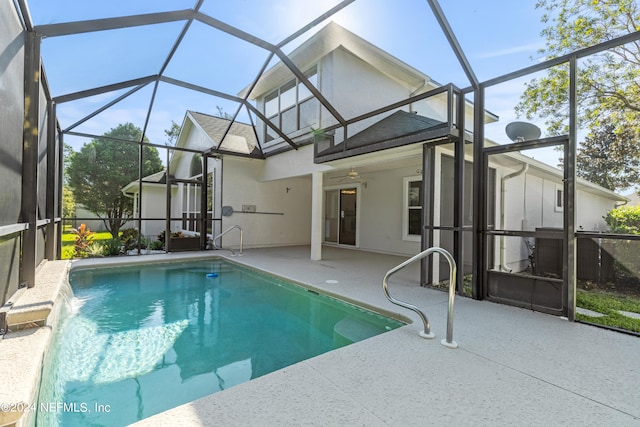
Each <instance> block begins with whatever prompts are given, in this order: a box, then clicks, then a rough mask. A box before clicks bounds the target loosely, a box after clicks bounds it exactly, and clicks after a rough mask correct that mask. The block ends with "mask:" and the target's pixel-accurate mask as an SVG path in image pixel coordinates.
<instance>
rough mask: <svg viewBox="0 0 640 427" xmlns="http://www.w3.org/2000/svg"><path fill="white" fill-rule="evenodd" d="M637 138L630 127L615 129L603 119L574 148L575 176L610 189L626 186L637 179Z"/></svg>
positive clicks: (639, 174) (639, 164)
mask: <svg viewBox="0 0 640 427" xmlns="http://www.w3.org/2000/svg"><path fill="white" fill-rule="evenodd" d="M637 149H638V146H637V142H636V141H635V140H634V135H633V134H632V132H631V131H630V130H625V129H623V130H622V131H619V132H617V133H616V129H615V126H614V125H613V123H611V122H610V121H609V120H607V119H605V120H603V121H602V124H601V126H600V127H598V128H597V129H595V130H593V131H592V132H591V133H590V134H589V135H587V137H586V138H585V140H584V142H583V143H582V144H581V146H580V148H579V149H578V155H577V159H576V160H577V164H578V170H577V174H578V176H580V177H582V178H584V179H586V180H588V181H591V182H593V183H595V184H598V185H600V186H602V187H605V188H608V189H610V190H616V189H623V188H629V187H631V186H633V185H634V184H636V183H637V182H638V181H640V158H638V155H637V153H636V152H635V151H636V150H637Z"/></svg>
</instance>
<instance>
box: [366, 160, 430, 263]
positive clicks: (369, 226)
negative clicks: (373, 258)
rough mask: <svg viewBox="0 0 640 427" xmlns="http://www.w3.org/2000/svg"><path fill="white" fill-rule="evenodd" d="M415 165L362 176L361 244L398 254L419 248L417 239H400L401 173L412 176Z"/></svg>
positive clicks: (415, 251)
mask: <svg viewBox="0 0 640 427" xmlns="http://www.w3.org/2000/svg"><path fill="white" fill-rule="evenodd" d="M415 173H416V168H415V167H406V168H402V169H392V170H387V171H382V172H378V173H375V174H372V175H367V176H366V177H365V179H366V181H367V186H366V188H362V190H361V206H360V209H361V212H360V239H359V241H360V248H361V249H364V250H370V251H376V252H385V253H392V254H401V255H415V254H417V253H418V252H420V243H419V242H414V241H408V240H403V238H402V234H403V233H402V215H403V194H404V180H403V179H404V177H408V176H414V175H415Z"/></svg>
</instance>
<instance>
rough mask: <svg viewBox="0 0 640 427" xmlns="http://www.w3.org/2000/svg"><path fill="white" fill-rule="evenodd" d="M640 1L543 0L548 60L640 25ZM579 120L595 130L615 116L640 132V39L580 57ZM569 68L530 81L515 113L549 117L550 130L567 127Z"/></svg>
mask: <svg viewBox="0 0 640 427" xmlns="http://www.w3.org/2000/svg"><path fill="white" fill-rule="evenodd" d="M637 1H638V0H538V2H537V3H536V8H542V9H544V10H545V11H546V13H545V15H543V17H542V22H543V23H545V24H549V25H548V26H547V27H546V28H545V29H544V30H543V31H542V33H541V34H542V36H543V37H545V38H546V46H545V48H543V49H541V50H540V51H539V53H540V54H541V55H543V56H544V57H545V58H546V59H552V58H555V57H558V56H562V55H565V54H567V53H571V52H573V51H576V50H578V49H582V48H586V47H590V46H594V45H597V44H599V43H601V42H604V41H607V40H612V39H615V38H617V37H620V36H623V35H625V34H629V33H632V32H635V31H637V30H638V29H640V10H639V7H638V4H637ZM577 85H578V96H579V102H578V105H577V108H578V121H579V123H578V125H579V126H580V127H587V128H590V129H593V128H594V127H597V126H599V124H600V120H601V118H602V117H610V118H611V122H612V123H613V124H614V125H615V126H616V129H620V128H621V127H623V126H631V127H632V128H633V129H634V133H639V132H640V120H639V119H640V44H638V43H629V44H626V45H623V46H618V47H615V48H612V49H609V50H607V51H604V52H601V53H599V54H595V55H591V56H589V57H587V58H586V59H584V60H581V62H580V64H579V67H578V79H577ZM568 89H569V67H568V65H564V66H557V67H552V68H550V69H548V70H547V75H546V76H545V77H542V78H536V79H533V80H532V81H530V82H529V83H527V84H526V89H525V92H524V94H523V95H522V97H521V101H520V103H519V104H518V106H517V107H516V112H517V113H518V114H520V115H525V116H526V117H527V118H529V119H532V118H533V117H536V116H539V117H542V118H545V119H546V124H547V127H548V130H549V132H550V133H551V134H559V133H564V132H566V130H567V123H568V113H569V90H568Z"/></svg>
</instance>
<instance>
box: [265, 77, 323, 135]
mask: <svg viewBox="0 0 640 427" xmlns="http://www.w3.org/2000/svg"><path fill="white" fill-rule="evenodd" d="M304 75H305V77H306V78H307V80H309V83H311V84H312V85H313V86H314V87H318V68H317V66H315V65H314V66H313V67H312V68H311V69H309V70H308V71H307V72H306V73H304ZM264 115H265V116H266V117H267V119H269V121H270V122H271V123H273V125H274V126H276V127H278V128H279V129H280V130H281V131H282V133H284V134H290V133H291V132H294V131H296V130H299V129H304V128H307V127H314V126H315V127H318V126H319V123H320V103H319V102H318V101H317V100H316V99H315V98H313V95H312V94H311V91H310V90H309V89H308V88H307V87H306V86H305V85H304V84H303V83H302V82H301V81H300V80H298V79H293V80H290V81H288V82H286V83H285V84H283V85H282V86H280V87H279V88H278V89H276V90H274V91H273V92H271V93H269V94H268V95H267V96H265V98H264ZM277 138H278V134H277V133H276V132H275V131H274V130H273V129H271V128H270V127H268V126H265V131H264V140H265V142H268V141H272V140H274V139H277Z"/></svg>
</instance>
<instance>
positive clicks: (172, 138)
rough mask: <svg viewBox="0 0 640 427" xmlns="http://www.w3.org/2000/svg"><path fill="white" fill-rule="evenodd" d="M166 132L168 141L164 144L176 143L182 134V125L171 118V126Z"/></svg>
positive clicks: (171, 144)
mask: <svg viewBox="0 0 640 427" xmlns="http://www.w3.org/2000/svg"><path fill="white" fill-rule="evenodd" d="M164 134H165V135H166V136H167V141H166V142H165V143H164V145H170V146H173V145H176V142H177V141H178V136H179V135H180V125H179V124H177V123H176V122H174V121H173V120H171V127H170V128H169V129H165V130H164Z"/></svg>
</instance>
